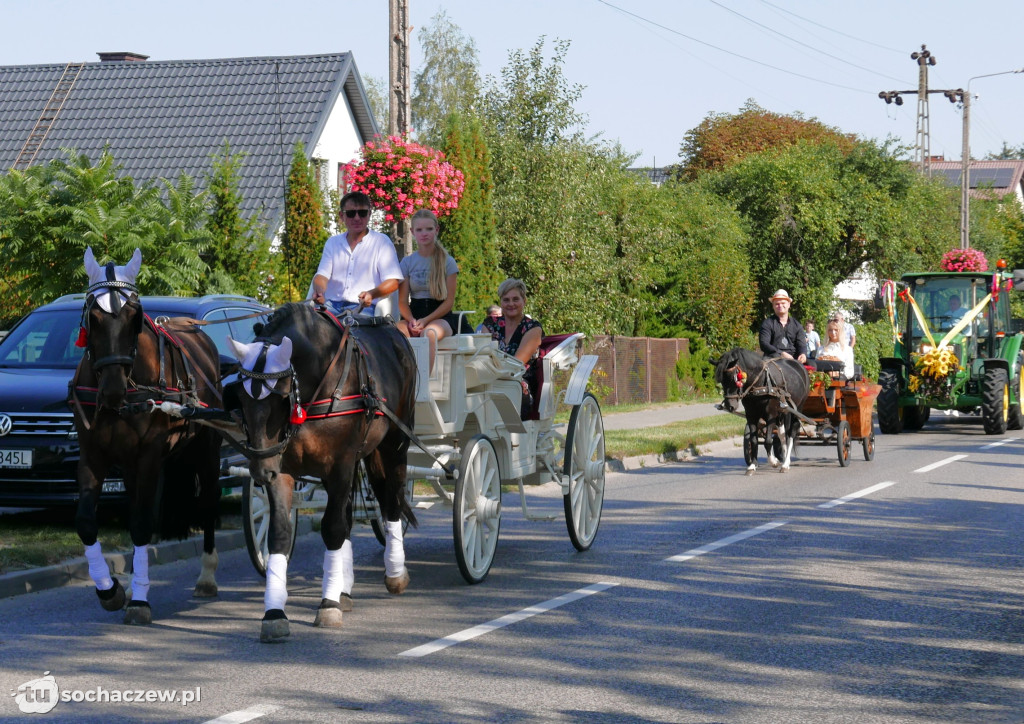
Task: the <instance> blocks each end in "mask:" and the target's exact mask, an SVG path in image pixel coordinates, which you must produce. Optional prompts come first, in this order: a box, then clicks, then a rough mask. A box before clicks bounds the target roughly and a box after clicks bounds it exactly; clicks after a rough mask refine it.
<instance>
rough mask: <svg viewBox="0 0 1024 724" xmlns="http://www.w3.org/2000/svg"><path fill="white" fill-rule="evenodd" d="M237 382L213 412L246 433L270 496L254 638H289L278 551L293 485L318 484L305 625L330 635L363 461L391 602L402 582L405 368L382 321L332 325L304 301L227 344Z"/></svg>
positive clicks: (409, 360) (409, 359)
mask: <svg viewBox="0 0 1024 724" xmlns="http://www.w3.org/2000/svg"><path fill="white" fill-rule="evenodd" d="M232 346H233V347H234V350H235V355H236V356H237V357H238V360H239V362H240V363H241V370H240V371H239V378H238V379H237V380H236V381H233V382H228V381H225V393H224V394H225V407H226V408H232V407H234V409H235V410H236V415H237V416H238V419H240V421H241V423H242V426H243V428H244V431H245V435H246V443H245V447H246V449H247V450H246V454H247V456H248V457H249V471H250V473H251V474H252V477H253V480H254V482H255V483H256V484H258V485H262V486H264V487H265V488H266V490H267V496H268V498H269V499H270V506H271V507H270V521H271V522H270V535H269V552H270V555H269V558H268V561H267V587H266V593H265V595H264V616H263V623H262V628H261V632H260V639H261V640H262V641H274V640H278V639H280V638H282V637H284V636H287V635H288V633H289V630H288V618H287V617H286V616H285V613H284V605H285V601H286V599H287V583H286V580H287V571H288V559H287V552H288V548H289V543H290V540H291V529H290V528H291V517H290V515H289V513H290V511H291V506H292V500H291V498H292V491H293V489H294V477H293V476H300V475H308V476H311V477H316V478H320V480H321V482H322V484H323V486H324V488H325V490H326V492H327V507H326V509H325V511H324V516H323V521H322V523H321V527H320V534H321V536H322V538H323V541H324V545H325V546H326V548H327V550H326V551H325V553H324V577H323V597H322V599H321V602H320V608H319V610H318V611H317V615H316V620H315V621H314V625H316V626H325V627H331V628H337V627H339V626H341V621H342V611H346V610H350V609H351V604H352V599H351V590H352V547H351V543H350V542H349V534H350V529H351V525H352V519H351V505H352V483H353V478H354V474H355V469H356V465H357V463H358V462H359V461H360V460H365V461H366V472H367V477H368V478H369V481H370V485H371V486H372V487H373V493H374V496H375V497H376V498H377V502H378V504H379V505H380V509H381V513H382V515H383V517H384V520H385V521H386V524H385V527H386V529H387V530H386V542H385V550H384V563H385V577H384V582H385V585H386V586H387V589H388V591H390V592H391V593H396V594H397V593H402V592H403V591H404V590H405V587H406V586H407V585H408V583H409V573H408V571H406V568H405V551H404V548H403V544H402V523H401V516H403V515H404V516H405V517H406V518H407V520H408V521H409V522H411V523H413V524H414V525H415V523H416V518H415V516H414V515H413V513H412V510H411V509H410V508H409V504H408V501H407V500H406V499H405V473H406V455H407V452H408V449H409V438H408V437H407V435H406V433H405V432H403V430H402V428H403V427H404V428H405V429H406V430H409V429H411V428H412V425H413V412H414V407H415V398H416V363H415V359H414V357H413V353H412V350H411V348H410V347H409V344H408V342H407V341H406V339H405V337H403V336H402V334H401V333H400V332H399V331H398V329H397V328H396V327H395V326H394V324H392V323H390V322H387V323H383V320H380V319H374V318H372V317H367V316H364V315H354V316H353V315H346V316H344V317H342V318H341V320H340V321H339V320H338V319H336V318H334V317H333V316H332V315H329V314H327V313H324V312H318V311H317V310H315V309H314V308H313V307H312V306H310V305H308V304H286V305H285V306H283V307H281V308H280V309H278V310H277V311H275V312H274V313H273V315H271V317H270V320H269V321H268V322H267V324H266V326H265V327H264V328H263V330H262V331H261V332H260V334H259V335H258V336H257V338H256V340H255V341H254V342H253V343H251V344H241V343H238V342H234V341H233V342H232Z"/></svg>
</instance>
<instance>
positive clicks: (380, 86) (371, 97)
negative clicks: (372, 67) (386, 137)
mask: <svg viewBox="0 0 1024 724" xmlns="http://www.w3.org/2000/svg"><path fill="white" fill-rule="evenodd" d="M363 91H364V92H365V93H366V101H367V102H368V103H369V104H370V112H371V113H373V117H374V118H375V119H376V120H377V127H378V128H382V129H385V130H387V127H388V108H389V106H390V103H389V102H388V98H389V94H388V84H387V82H385V80H384V79H383V78H381V77H380V76H376V75H364V76H363Z"/></svg>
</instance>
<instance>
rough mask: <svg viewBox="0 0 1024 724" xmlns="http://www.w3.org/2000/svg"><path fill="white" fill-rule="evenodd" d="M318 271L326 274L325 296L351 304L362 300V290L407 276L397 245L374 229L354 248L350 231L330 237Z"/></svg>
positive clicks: (331, 299)
mask: <svg viewBox="0 0 1024 724" xmlns="http://www.w3.org/2000/svg"><path fill="white" fill-rule="evenodd" d="M316 273H317V275H318V276H323V277H327V289H326V291H325V292H324V298H325V299H328V300H330V301H334V302H336V301H345V302H349V303H352V304H358V303H359V294H360V293H361V292H366V291H369V290H371V289H373V288H374V287H377V286H380V283H381V282H383V281H385V280H387V279H397V280H398V281H402V279H404V277H403V276H402V270H401V269H400V268H399V266H398V254H397V253H396V252H395V245H394V244H393V243H392V242H391V239H390V238H389V237H387V236H385V235H384V234H381V233H379V232H376V231H372V230H367V232H366V236H364V237H363V238H362V239H361V240H360V241H359V243H358V244H356V248H355V249H354V250H353V249H350V248H349V245H348V233H347V232H346V233H344V234H335V235H334V236H332V237H331V238H330V239H328V240H327V242H326V243H325V244H324V253H323V254H322V255H321V257H320V266H318V267H317V270H316Z"/></svg>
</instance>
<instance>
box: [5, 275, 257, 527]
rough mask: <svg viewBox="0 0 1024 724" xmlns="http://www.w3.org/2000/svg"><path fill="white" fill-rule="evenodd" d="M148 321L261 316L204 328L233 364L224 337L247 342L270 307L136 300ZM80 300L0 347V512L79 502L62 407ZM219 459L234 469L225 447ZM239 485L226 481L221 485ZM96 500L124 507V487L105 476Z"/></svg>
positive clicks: (32, 321) (224, 299)
mask: <svg viewBox="0 0 1024 724" xmlns="http://www.w3.org/2000/svg"><path fill="white" fill-rule="evenodd" d="M141 302H142V308H143V310H144V311H145V312H146V314H148V315H149V316H150V317H151V318H153V319H156V318H157V317H160V316H167V317H191V318H193V319H203V320H207V321H210V322H214V321H216V320H224V319H234V318H235V317H243V316H246V315H248V314H252V313H254V312H264V315H263V316H261V317H254V318H250V319H245V320H241V321H231V322H226V323H222V324H209V325H207V326H205V327H203V331H204V332H206V333H207V334H209V335H210V337H212V338H213V341H214V342H215V343H216V344H217V349H218V350H219V351H220V354H221V361H222V363H230V362H232V361H233V360H234V357H233V356H231V352H230V350H229V349H228V343H227V338H228V336H229V335H230V336H231V337H232V338H233V339H236V340H239V341H243V342H251V341H252V339H253V338H254V336H255V334H254V331H253V325H254V324H256V323H260V322H266V315H267V314H269V313H270V311H271V310H270V308H268V307H266V306H264V305H262V304H260V303H259V302H257V301H256V300H255V299H252V298H250V297H240V296H233V295H222V294H214V295H208V296H205V297H142V298H141ZM84 303H85V295H84V294H70V295H67V296H64V297H61V298H60V299H58V300H56V301H54V302H51V303H50V304H46V305H44V306H42V307H39V308H38V309H36V310H34V311H33V312H31V313H29V314H28V315H27V316H26V317H24V318H23V319H22V320H21V321H20V322H18V324H16V325H15V326H14V327H13V328H12V329H11V331H10V332H8V333H7V335H6V336H5V337H4V338H3V340H2V341H0V506H18V507H41V506H46V507H49V506H59V505H69V504H74V503H76V502H77V500H78V481H77V477H76V466H77V464H78V439H77V438H78V434H77V433H76V432H75V428H74V424H73V422H72V418H71V410H70V409H68V406H67V396H68V382H69V381H70V380H71V378H72V376H73V375H74V373H75V368H76V367H77V366H78V361H79V360H80V359H81V358H82V354H83V351H84V350H83V349H82V348H80V347H76V346H75V341H76V340H77V339H78V330H79V325H80V323H81V321H82V307H83V305H84ZM223 455H224V457H225V461H228V460H230V462H231V464H241V461H242V458H241V457H240V456H239V455H237V454H236V453H234V452H233V451H232V450H231V448H229V447H227V446H225V447H224V449H223ZM239 484H240V481H237V480H231V479H225V481H224V486H225V487H234V486H235V485H239ZM103 490H104V494H103V500H110V499H117V500H121V501H124V500H125V499H126V496H125V493H124V483H123V481H122V480H120V479H119V478H115V477H108V479H107V480H106V481H105V482H104V484H103Z"/></svg>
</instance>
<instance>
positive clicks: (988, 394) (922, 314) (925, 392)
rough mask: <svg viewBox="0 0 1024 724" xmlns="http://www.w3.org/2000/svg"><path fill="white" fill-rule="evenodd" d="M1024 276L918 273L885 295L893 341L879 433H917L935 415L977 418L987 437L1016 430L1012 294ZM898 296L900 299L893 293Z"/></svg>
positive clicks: (1018, 362) (1018, 355) (1022, 360)
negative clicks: (941, 412)
mask: <svg viewBox="0 0 1024 724" xmlns="http://www.w3.org/2000/svg"><path fill="white" fill-rule="evenodd" d="M1014 287H1016V289H1018V290H1024V270H1017V271H1015V272H1013V274H1012V278H1011V275H1010V274H1009V273H1008V272H1006V271H1005V270H1004V269H1002V268H999V269H998V270H997V271H996V272H995V273H994V274H993V273H992V272H920V273H916V274H905V275H904V276H903V278H902V280H901V282H900V283H899V284H898V285H892V284H889V285H888V288H889V291H888V293H887V294H886V290H885V288H884V287H883V296H886V299H885V302H886V304H887V305H888V310H889V318H890V320H891V321H892V323H893V336H894V338H895V344H894V351H893V356H892V357H883V358H881V360H880V362H881V371H880V372H879V375H878V383H879V384H880V385H881V387H882V389H881V392H880V393H879V395H878V427H879V429H880V430H881V431H882V432H883V433H887V434H896V433H899V432H902V431H903V430H919V429H920V428H921V427H922V426H923V425H924V424H925V422H927V420H928V417H929V415H930V413H931V410H932V409H938V410H958V411H960V412H964V413H972V414H973V413H974V412H975V411H976V410H978V409H980V411H981V417H982V421H983V423H984V427H985V432H986V433H988V434H989V435H1001V434H1002V433H1004V432H1005V431H1006V430H1007V429H1010V430H1020V429H1021V427H1022V422H1024V421H1022V419H1021V396H1022V390H1021V367H1022V366H1024V351H1022V349H1021V344H1022V342H1024V333H1022V332H1020V331H1016V332H1015V331H1014V327H1013V320H1011V318H1010V299H1009V292H1010V290H1011V289H1012V288H1014ZM897 288H898V289H899V293H898V294H897V293H896V290H897Z"/></svg>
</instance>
